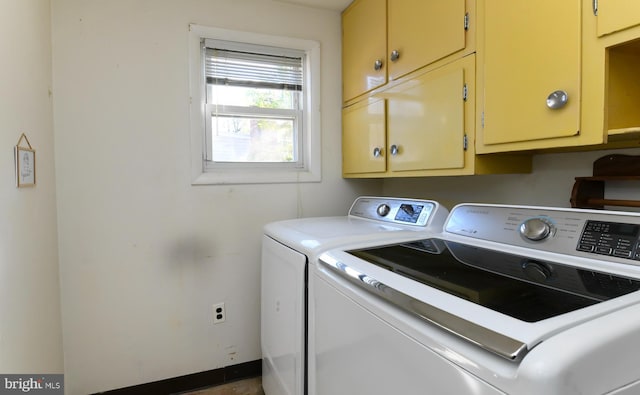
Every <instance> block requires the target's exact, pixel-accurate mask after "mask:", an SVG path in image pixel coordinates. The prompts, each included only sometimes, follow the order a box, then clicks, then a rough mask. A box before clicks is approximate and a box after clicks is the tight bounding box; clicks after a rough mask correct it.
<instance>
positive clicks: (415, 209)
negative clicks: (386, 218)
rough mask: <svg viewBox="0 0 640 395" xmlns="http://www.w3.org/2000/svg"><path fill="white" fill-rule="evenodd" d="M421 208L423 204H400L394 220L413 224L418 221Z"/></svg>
mask: <svg viewBox="0 0 640 395" xmlns="http://www.w3.org/2000/svg"><path fill="white" fill-rule="evenodd" d="M423 208H424V206H421V205H417V204H401V205H400V208H399V209H398V212H397V213H396V218H395V220H396V221H402V222H409V223H412V224H415V223H417V222H418V218H420V213H421V212H422V209H423Z"/></svg>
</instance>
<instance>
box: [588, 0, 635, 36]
mask: <svg viewBox="0 0 640 395" xmlns="http://www.w3.org/2000/svg"><path fill="white" fill-rule="evenodd" d="M592 6H593V7H595V9H594V13H595V14H597V16H598V36H604V35H606V34H610V33H613V32H616V31H619V30H623V29H626V28H629V27H632V26H636V25H640V1H638V0H597V1H596V0H593V3H592Z"/></svg>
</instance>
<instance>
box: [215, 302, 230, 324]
mask: <svg viewBox="0 0 640 395" xmlns="http://www.w3.org/2000/svg"><path fill="white" fill-rule="evenodd" d="M226 318H227V311H226V310H225V308H224V303H216V304H214V305H213V323H214V324H221V323H223V322H224V321H225V319H226Z"/></svg>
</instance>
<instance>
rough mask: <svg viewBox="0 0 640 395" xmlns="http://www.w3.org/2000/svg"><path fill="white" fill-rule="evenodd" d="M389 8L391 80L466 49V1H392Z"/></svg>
mask: <svg viewBox="0 0 640 395" xmlns="http://www.w3.org/2000/svg"><path fill="white" fill-rule="evenodd" d="M388 7H389V8H388V23H389V27H388V29H389V33H388V51H389V53H388V54H387V60H388V61H390V64H389V79H390V80H395V79H398V78H400V77H402V76H403V75H406V74H407V73H410V72H412V71H414V70H416V69H418V68H420V67H422V66H424V65H427V64H429V63H432V62H434V61H436V60H438V59H442V58H444V57H445V56H447V55H450V54H452V53H454V52H457V51H459V50H462V49H464V48H465V26H464V18H465V0H389V5H388ZM393 51H397V53H398V59H397V60H395V61H392V60H391V56H392V52H393Z"/></svg>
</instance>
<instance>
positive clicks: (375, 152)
mask: <svg viewBox="0 0 640 395" xmlns="http://www.w3.org/2000/svg"><path fill="white" fill-rule="evenodd" d="M381 156H382V149H380V148H379V147H375V148H374V149H373V157H374V158H379V157H381Z"/></svg>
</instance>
